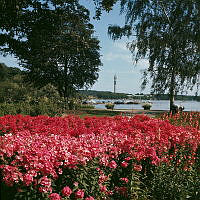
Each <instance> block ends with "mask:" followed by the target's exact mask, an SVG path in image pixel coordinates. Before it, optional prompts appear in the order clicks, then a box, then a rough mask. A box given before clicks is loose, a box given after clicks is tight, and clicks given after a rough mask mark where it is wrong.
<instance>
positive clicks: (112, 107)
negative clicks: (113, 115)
mask: <svg viewBox="0 0 200 200" xmlns="http://www.w3.org/2000/svg"><path fill="white" fill-rule="evenodd" d="M114 106H115V104H114V103H107V104H105V107H106V108H107V109H112V110H113V109H114Z"/></svg>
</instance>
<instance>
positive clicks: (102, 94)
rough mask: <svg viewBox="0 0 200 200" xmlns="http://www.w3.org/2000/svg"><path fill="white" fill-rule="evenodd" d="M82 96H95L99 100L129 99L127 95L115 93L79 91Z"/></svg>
mask: <svg viewBox="0 0 200 200" xmlns="http://www.w3.org/2000/svg"><path fill="white" fill-rule="evenodd" d="M79 93H80V94H81V95H85V96H93V97H96V98H99V99H127V98H128V96H127V94H126V93H113V92H109V91H95V90H79Z"/></svg>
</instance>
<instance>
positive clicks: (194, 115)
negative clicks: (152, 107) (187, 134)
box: [161, 112, 200, 129]
mask: <svg viewBox="0 0 200 200" xmlns="http://www.w3.org/2000/svg"><path fill="white" fill-rule="evenodd" d="M161 118H162V119H164V120H169V121H170V122H171V123H172V124H174V125H179V126H190V127H194V128H197V129H200V112H178V113H176V114H174V115H172V113H171V114H168V113H165V114H163V115H162V116H161Z"/></svg>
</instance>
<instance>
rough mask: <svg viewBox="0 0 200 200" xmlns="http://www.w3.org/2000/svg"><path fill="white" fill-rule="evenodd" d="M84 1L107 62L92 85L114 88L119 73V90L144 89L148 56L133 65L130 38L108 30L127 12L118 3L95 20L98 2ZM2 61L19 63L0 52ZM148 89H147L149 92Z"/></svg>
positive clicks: (8, 63)
mask: <svg viewBox="0 0 200 200" xmlns="http://www.w3.org/2000/svg"><path fill="white" fill-rule="evenodd" d="M81 2H83V4H84V5H85V6H86V7H87V8H89V9H90V11H91V23H92V24H93V25H94V26H95V30H96V32H95V36H96V37H98V39H99V40H100V46H101V55H102V56H101V60H102V63H103V66H101V68H100V72H99V79H98V81H97V82H96V83H95V84H94V86H93V87H92V88H91V89H93V90H101V91H113V77H114V75H115V74H116V75H117V86H116V92H124V93H132V94H135V93H137V92H140V91H141V90H140V85H141V82H142V81H141V78H142V74H141V72H140V71H141V70H142V69H144V68H146V67H147V66H148V61H147V60H142V61H140V63H138V64H137V66H136V67H134V65H133V61H132V56H131V53H130V52H129V50H128V49H127V48H126V44H127V42H130V41H131V40H129V41H128V40H127V39H126V38H122V39H121V40H117V41H113V40H111V39H110V38H109V36H108V34H107V28H108V25H110V24H118V25H120V24H123V23H124V16H122V15H120V9H119V5H116V6H115V7H114V9H113V10H112V11H111V12H110V13H103V14H102V16H101V20H100V21H97V20H93V19H92V17H93V16H94V5H93V2H92V1H91V0H82V1H81ZM0 62H4V63H6V64H7V65H8V66H18V64H17V60H16V59H14V58H13V57H11V56H7V57H2V56H0ZM149 91H150V90H149V89H146V90H145V91H144V92H145V93H148V92H149Z"/></svg>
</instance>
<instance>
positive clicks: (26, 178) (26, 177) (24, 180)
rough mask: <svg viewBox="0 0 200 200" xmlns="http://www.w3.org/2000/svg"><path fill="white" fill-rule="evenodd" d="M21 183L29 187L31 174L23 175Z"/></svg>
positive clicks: (31, 178) (31, 180)
mask: <svg viewBox="0 0 200 200" xmlns="http://www.w3.org/2000/svg"><path fill="white" fill-rule="evenodd" d="M23 182H24V184H25V185H26V186H29V185H30V184H31V183H32V182H33V176H32V175H31V174H25V175H24V177H23Z"/></svg>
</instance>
